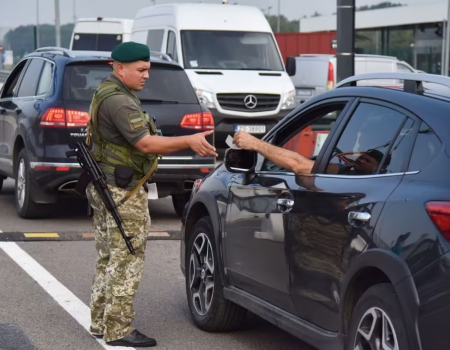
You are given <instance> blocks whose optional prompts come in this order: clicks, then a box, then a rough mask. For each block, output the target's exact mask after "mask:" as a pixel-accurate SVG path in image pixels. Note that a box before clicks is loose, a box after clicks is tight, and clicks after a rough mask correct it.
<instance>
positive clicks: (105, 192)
mask: <svg viewBox="0 0 450 350" xmlns="http://www.w3.org/2000/svg"><path fill="white" fill-rule="evenodd" d="M66 156H67V157H68V158H70V157H74V156H76V157H77V160H78V163H79V164H80V166H81V167H82V168H83V170H84V172H83V173H82V175H81V176H80V179H79V180H78V183H77V187H76V192H77V193H78V194H80V195H81V194H82V193H84V192H85V191H86V187H87V185H88V184H89V182H90V181H92V184H93V185H94V187H95V189H96V190H97V192H98V194H99V195H100V197H101V198H102V201H103V204H104V205H105V207H106V209H107V210H108V211H109V212H110V213H111V215H112V217H113V218H114V221H115V222H116V224H117V227H118V228H119V230H120V233H121V234H122V237H123V239H124V240H125V243H126V245H127V247H128V250H129V251H130V253H131V254H132V255H134V254H135V251H134V248H133V245H132V244H131V242H130V241H131V238H130V237H128V236H127V235H126V233H125V231H124V229H123V226H122V219H121V217H120V215H119V211H118V210H117V206H116V204H115V203H114V199H113V198H112V196H111V192H110V191H109V189H108V185H107V183H106V175H105V174H104V173H103V171H102V170H101V169H100V167H99V166H98V164H97V163H96V162H95V160H94V158H92V155H91V153H90V152H89V149H88V148H87V146H86V144H85V143H84V142H77V143H76V144H75V145H74V149H73V150H71V151H67V152H66Z"/></svg>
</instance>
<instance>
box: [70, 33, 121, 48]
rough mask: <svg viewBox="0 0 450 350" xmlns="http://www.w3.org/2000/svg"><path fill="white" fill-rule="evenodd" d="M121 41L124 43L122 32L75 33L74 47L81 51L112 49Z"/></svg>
mask: <svg viewBox="0 0 450 350" xmlns="http://www.w3.org/2000/svg"><path fill="white" fill-rule="evenodd" d="M120 43H122V35H121V34H90V33H75V35H74V37H73V44H72V49H73V50H79V51H112V50H113V49H114V48H115V47H116V46H117V45H118V44H120Z"/></svg>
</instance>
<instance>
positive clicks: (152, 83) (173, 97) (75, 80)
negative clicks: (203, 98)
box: [64, 62, 198, 104]
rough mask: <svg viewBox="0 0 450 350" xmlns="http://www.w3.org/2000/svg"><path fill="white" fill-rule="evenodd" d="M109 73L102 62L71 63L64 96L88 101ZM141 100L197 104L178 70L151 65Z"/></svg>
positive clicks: (66, 74)
mask: <svg viewBox="0 0 450 350" xmlns="http://www.w3.org/2000/svg"><path fill="white" fill-rule="evenodd" d="M111 73H112V67H111V65H109V64H108V63H107V62H105V63H104V64H93V63H92V64H90V63H83V64H74V65H70V66H67V68H66V71H65V78H64V99H65V100H75V101H91V100H92V97H93V96H94V93H95V90H96V89H97V88H98V87H99V86H100V84H101V83H102V82H103V81H104V80H105V79H106V78H108V77H109V75H110V74H111ZM137 95H138V97H139V98H140V99H141V101H142V102H145V101H147V102H153V103H164V102H168V103H185V104H191V103H192V104H197V103H198V98H197V95H196V94H195V91H194V89H193V88H192V85H191V83H190V81H189V78H188V77H187V75H186V73H185V72H184V71H183V70H181V69H178V68H177V69H173V68H170V67H168V68H165V67H161V66H157V65H153V66H152V68H151V69H150V70H149V79H148V80H147V82H146V84H145V86H144V90H142V91H139V92H138V93H137Z"/></svg>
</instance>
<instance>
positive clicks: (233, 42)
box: [181, 30, 284, 71]
mask: <svg viewBox="0 0 450 350" xmlns="http://www.w3.org/2000/svg"><path fill="white" fill-rule="evenodd" d="M181 43H182V47H183V57H184V66H185V68H186V69H220V70H227V69H228V70H240V69H241V70H267V71H283V70H284V66H283V62H282V61H281V58H280V55H279V53H278V50H277V48H276V45H275V42H274V40H273V37H272V35H271V34H269V33H254V32H251V33H250V32H237V31H197V30H195V31H194V30H184V31H182V32H181Z"/></svg>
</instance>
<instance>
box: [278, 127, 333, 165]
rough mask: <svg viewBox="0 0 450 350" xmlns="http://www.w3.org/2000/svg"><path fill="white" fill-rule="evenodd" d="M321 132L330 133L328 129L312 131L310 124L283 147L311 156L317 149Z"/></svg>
mask: <svg viewBox="0 0 450 350" xmlns="http://www.w3.org/2000/svg"><path fill="white" fill-rule="evenodd" d="M320 134H329V132H328V131H312V127H311V126H308V127H306V128H305V129H303V130H302V131H301V132H300V133H299V134H297V135H295V136H294V137H293V138H292V139H290V140H289V141H288V142H286V143H285V144H284V146H283V148H286V149H289V150H291V151H295V152H298V153H300V154H301V155H302V156H304V157H307V158H309V157H311V156H312V155H313V154H314V150H315V149H316V144H317V137H318V136H319V135H320Z"/></svg>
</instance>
